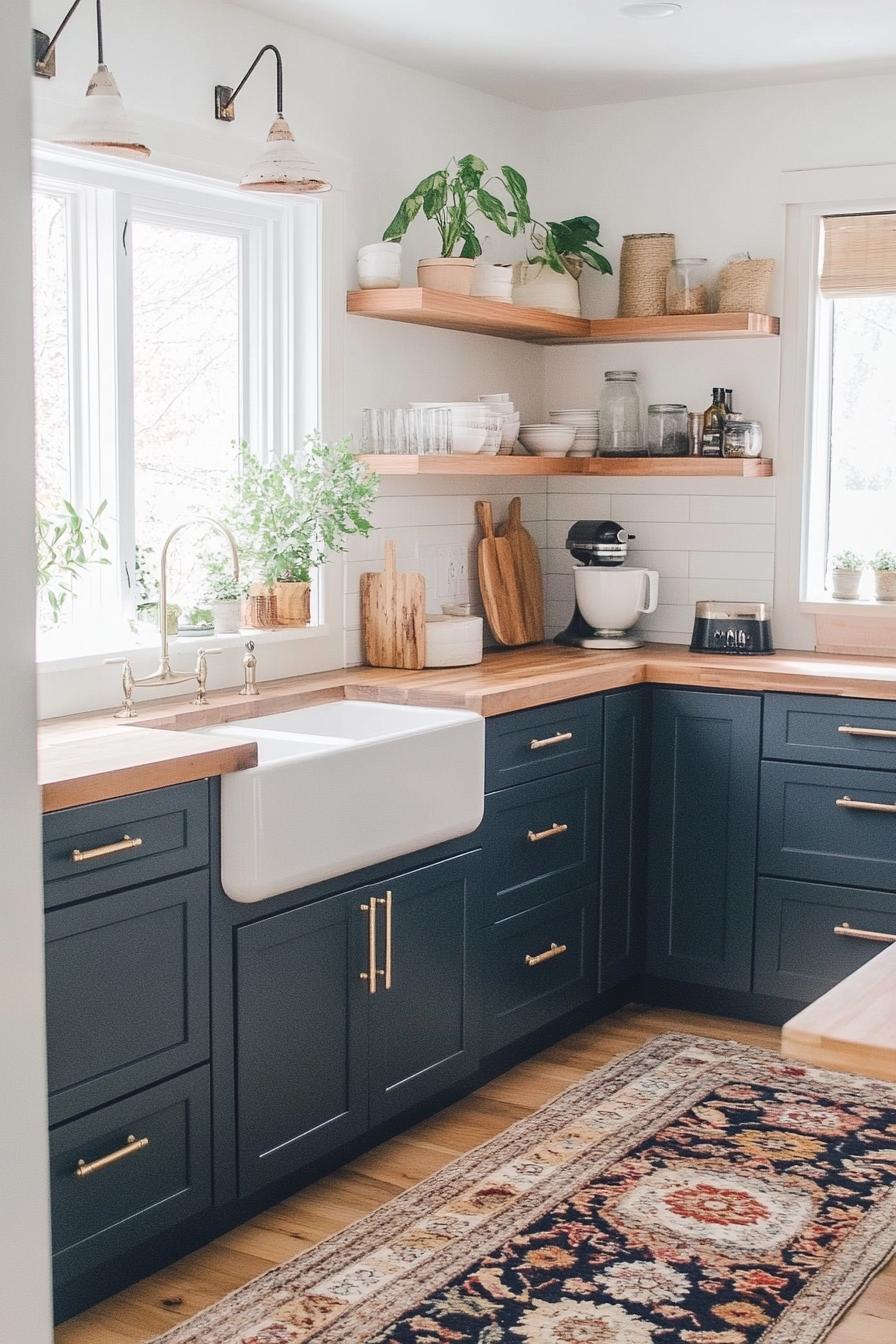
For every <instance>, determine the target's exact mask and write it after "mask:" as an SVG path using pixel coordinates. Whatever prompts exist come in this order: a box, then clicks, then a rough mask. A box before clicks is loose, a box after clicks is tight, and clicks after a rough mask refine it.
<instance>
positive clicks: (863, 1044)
mask: <svg viewBox="0 0 896 1344" xmlns="http://www.w3.org/2000/svg"><path fill="white" fill-rule="evenodd" d="M781 1050H782V1052H783V1054H785V1055H786V1056H787V1057H788V1058H789V1059H801V1060H803V1061H804V1062H805V1063H807V1064H814V1065H817V1066H818V1067H819V1068H822V1069H844V1070H845V1071H846V1072H847V1073H861V1074H870V1075H871V1076H872V1077H873V1078H887V1079H889V1080H890V1081H891V1082H896V946H893V947H888V948H887V949H886V951H885V952H879V953H878V954H877V956H876V957H872V958H871V960H870V961H868V962H866V963H865V965H864V966H861V967H860V968H859V969H858V970H857V971H853V973H852V975H848V976H847V977H846V979H845V980H841V981H840V984H839V985H835V986H834V988H833V989H831V990H828V992H827V994H823V995H822V997H821V998H820V999H816V1001H815V1003H811V1004H810V1005H809V1007H808V1008H804V1009H803V1011H802V1012H801V1013H797V1015H796V1017H792V1018H791V1019H790V1021H789V1022H787V1023H785V1025H784V1028H783V1030H782V1032H781Z"/></svg>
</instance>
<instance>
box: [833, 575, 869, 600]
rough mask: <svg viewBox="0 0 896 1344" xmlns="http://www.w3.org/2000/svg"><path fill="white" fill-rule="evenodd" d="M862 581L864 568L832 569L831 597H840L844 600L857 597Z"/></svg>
mask: <svg viewBox="0 0 896 1344" xmlns="http://www.w3.org/2000/svg"><path fill="white" fill-rule="evenodd" d="M861 582H862V570H860V569H832V570H831V597H839V598H841V599H842V600H844V601H848V600H851V599H854V598H857V597H858V595H859V584H860V583H861Z"/></svg>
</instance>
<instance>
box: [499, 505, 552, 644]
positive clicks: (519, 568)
mask: <svg viewBox="0 0 896 1344" xmlns="http://www.w3.org/2000/svg"><path fill="white" fill-rule="evenodd" d="M522 507H523V502H522V500H521V499H520V497H519V495H516V496H515V497H514V498H513V499H512V500H511V501H510V508H509V509H508V512H507V522H506V523H502V524H501V526H500V527H499V528H498V531H497V534H496V535H497V536H499V537H506V538H507V540H508V542H509V543H510V549H511V551H512V553H513V563H514V566H515V568H516V577H517V583H518V585H519V591H520V597H521V599H522V613H523V627H524V629H525V632H526V643H527V644H540V643H541V641H542V640H543V639H544V582H543V580H542V576H541V560H540V559H539V555H538V547H537V545H536V544H535V538H534V537H533V536H532V534H531V532H528V531H527V530H526V528H525V527H523V521H522Z"/></svg>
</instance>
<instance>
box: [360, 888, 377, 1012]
mask: <svg viewBox="0 0 896 1344" xmlns="http://www.w3.org/2000/svg"><path fill="white" fill-rule="evenodd" d="M376 906H377V900H376V897H375V896H374V897H372V898H371V900H370V903H369V904H367V905H362V906H361V912H362V914H365V915H366V916H367V970H366V971H361V974H360V978H361V979H362V980H366V981H367V988H368V990H369V991H370V993H371V994H375V993H376V978H377V969H376Z"/></svg>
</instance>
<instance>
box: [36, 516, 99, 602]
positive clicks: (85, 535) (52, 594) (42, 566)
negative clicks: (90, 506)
mask: <svg viewBox="0 0 896 1344" xmlns="http://www.w3.org/2000/svg"><path fill="white" fill-rule="evenodd" d="M105 509H106V500H103V501H102V503H101V504H99V505H98V506H97V508H96V509H95V510H94V512H93V513H91V512H90V511H89V510H88V511H87V512H86V513H84V514H81V513H79V512H78V510H77V509H76V508H75V506H74V504H72V503H71V501H70V500H67V499H64V500H63V501H62V507H61V508H60V509H57V510H54V511H53V512H50V513H44V512H42V511H41V510H38V511H37V515H36V518H35V537H36V541H37V589H38V593H39V594H40V595H41V596H42V597H43V598H44V599H45V600H46V608H45V610H46V613H47V615H48V617H49V624H50V625H58V624H59V621H60V619H61V617H62V613H63V611H64V610H65V606H66V603H67V602H69V601H70V600H71V598H72V597H73V596H74V593H75V588H76V586H77V583H78V580H79V579H81V578H82V577H83V576H84V574H85V573H86V572H87V570H88V569H89V568H90V567H91V565H108V564H109V563H110V561H109V557H108V555H107V552H108V550H109V542H108V539H107V537H106V536H105V534H104V532H103V530H102V528H101V527H100V524H99V520H100V518H101V516H102V514H103V513H104V512H105Z"/></svg>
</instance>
